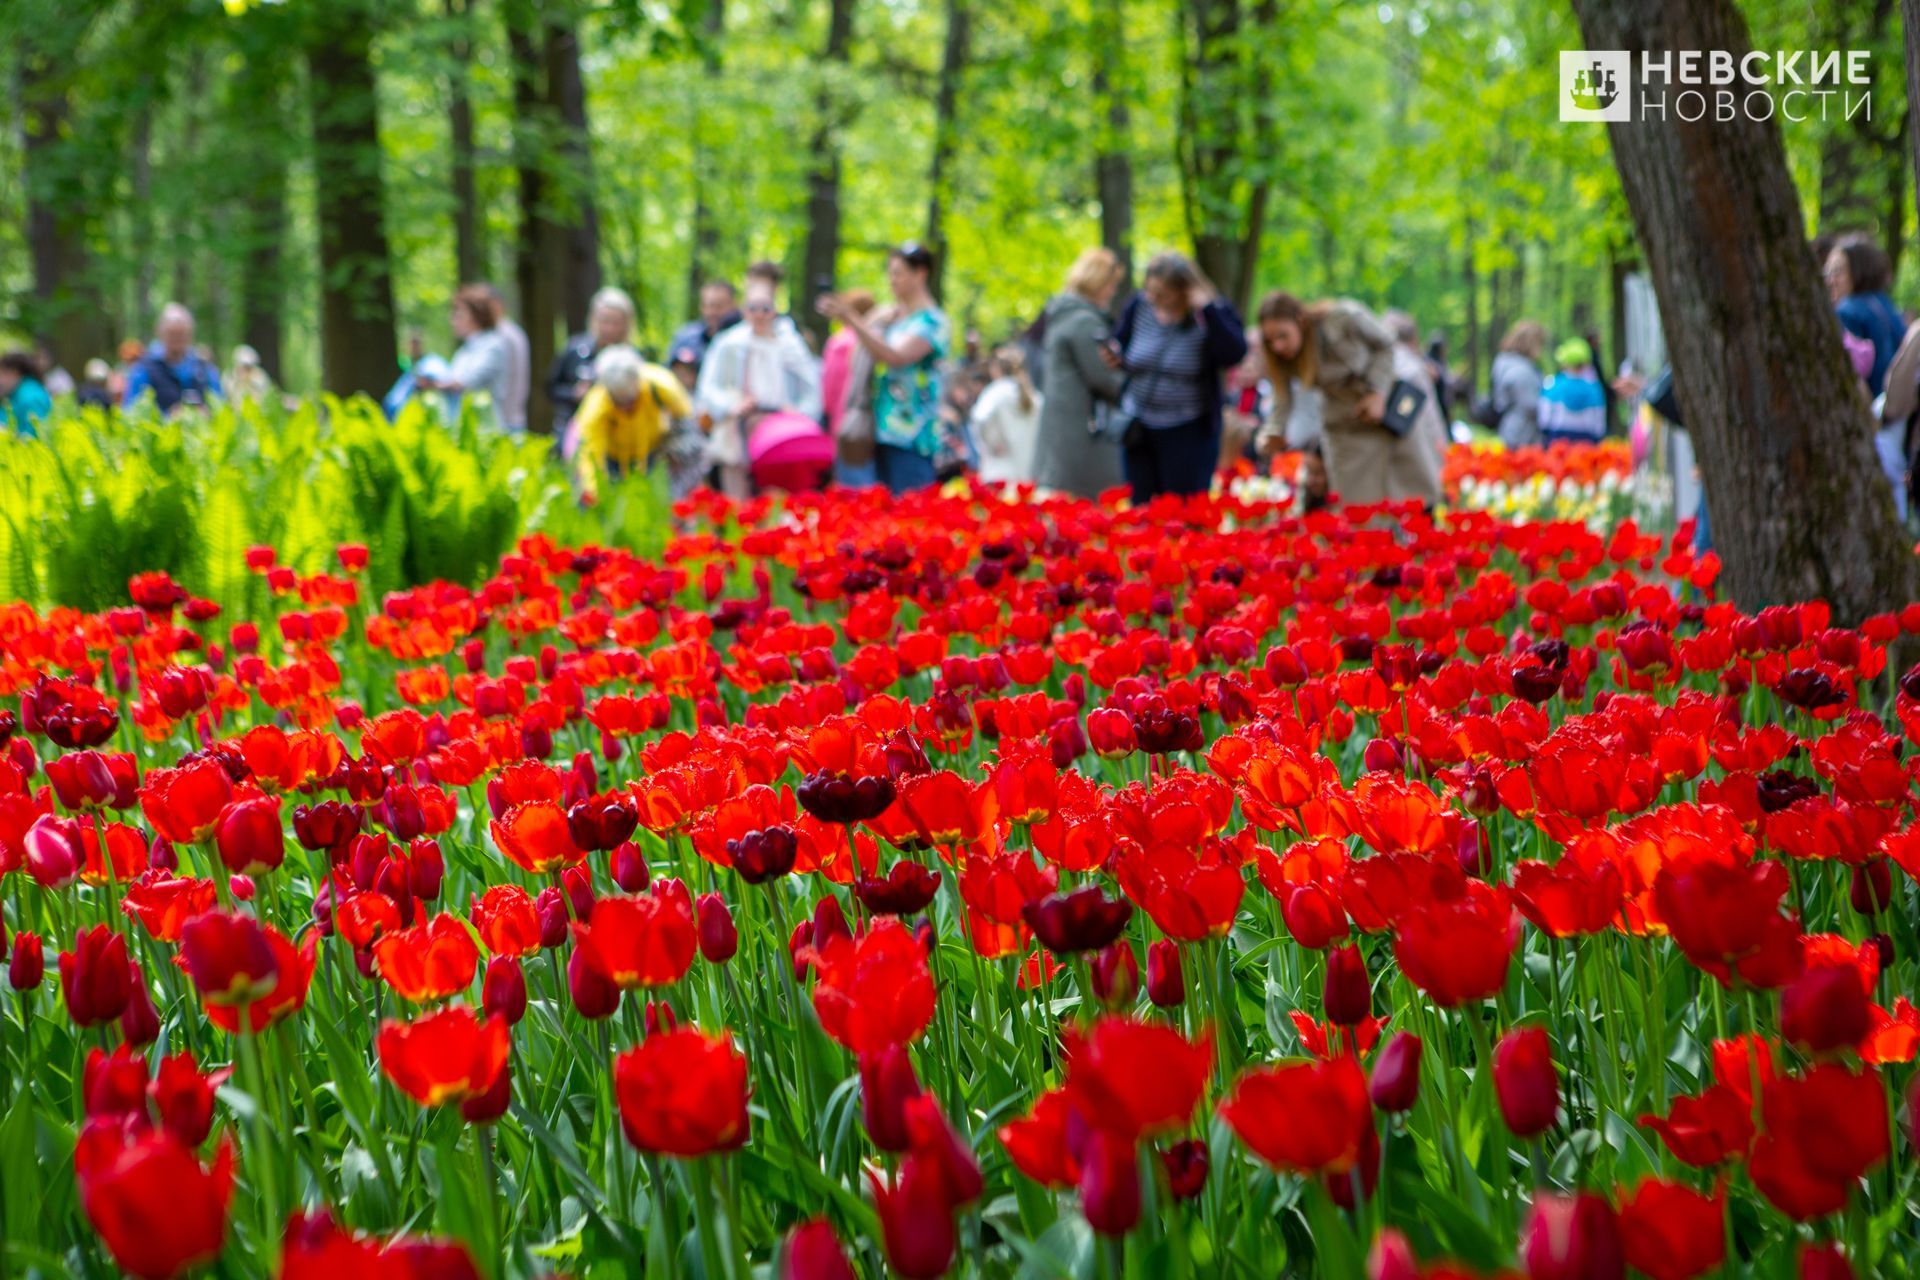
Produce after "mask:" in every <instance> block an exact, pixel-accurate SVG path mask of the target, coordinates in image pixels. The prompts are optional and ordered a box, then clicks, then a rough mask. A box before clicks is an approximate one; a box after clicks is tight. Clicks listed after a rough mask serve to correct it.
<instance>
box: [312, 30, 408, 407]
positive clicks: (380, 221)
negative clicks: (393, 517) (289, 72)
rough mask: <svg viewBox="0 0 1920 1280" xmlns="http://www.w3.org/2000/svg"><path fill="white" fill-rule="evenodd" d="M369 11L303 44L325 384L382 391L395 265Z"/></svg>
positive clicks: (390, 370) (392, 359) (389, 354)
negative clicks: (310, 117)
mask: <svg viewBox="0 0 1920 1280" xmlns="http://www.w3.org/2000/svg"><path fill="white" fill-rule="evenodd" d="M368 16H369V15H367V14H356V13H351V12H349V13H343V14H340V15H339V16H338V18H337V19H336V20H335V21H333V22H322V23H320V24H319V25H318V27H317V28H316V30H315V31H314V32H313V33H312V39H311V42H310V43H309V45H308V48H307V68H308V82H309V87H310V91H311V95H312V111H313V155H314V165H313V170H314V181H315V192H314V205H315V214H316V218H317V220H318V222H319V232H320V356H321V370H322V373H321V383H322V385H323V386H325V388H326V389H327V390H328V391H330V392H332V393H334V394H335V395H351V394H353V393H355V392H365V393H367V394H369V395H375V396H377V395H380V394H382V393H384V392H385V391H386V389H387V387H388V386H389V385H390V384H391V383H392V381H393V377H394V372H395V368H396V366H397V359H396V352H395V348H394V320H393V262H392V252H391V249H390V248H389V245H388V242H387V219H386V183H385V179H384V178H383V176H382V174H381V168H380V162H381V153H380V105H379V95H378V93H377V86H376V84H375V81H374V70H373V33H372V31H371V29H370V25H369V23H368V22H367V21H366V20H365V19H366V18H367V17H368Z"/></svg>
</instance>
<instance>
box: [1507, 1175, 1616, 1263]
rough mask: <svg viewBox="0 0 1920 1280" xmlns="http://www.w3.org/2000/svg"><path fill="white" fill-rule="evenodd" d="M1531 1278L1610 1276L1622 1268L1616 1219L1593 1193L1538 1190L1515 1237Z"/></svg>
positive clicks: (1609, 1206) (1611, 1210) (1611, 1207)
mask: <svg viewBox="0 0 1920 1280" xmlns="http://www.w3.org/2000/svg"><path fill="white" fill-rule="evenodd" d="M1520 1261H1521V1263H1522V1265H1523V1266H1524V1267H1525V1268H1526V1272H1527V1275H1528V1277H1529V1278H1530V1280H1611V1278H1613V1277H1618V1276H1622V1275H1625V1274H1626V1269H1627V1263H1626V1255H1625V1252H1624V1249H1623V1247H1622V1245H1621V1243H1620V1223H1619V1220H1618V1219H1617V1218H1616V1217H1614V1213H1613V1206H1611V1205H1609V1204H1608V1203H1607V1202H1606V1200H1604V1199H1603V1198H1601V1197H1600V1196H1597V1195H1592V1194H1581V1195H1574V1196H1564V1195H1556V1194H1553V1193H1551V1192H1544V1191H1543V1192H1541V1193H1539V1194H1538V1195H1537V1196H1535V1198H1534V1202H1533V1214H1532V1216H1531V1217H1530V1218H1529V1219H1528V1220H1527V1229H1526V1232H1525V1233H1524V1235H1523V1237H1522V1239H1521V1242H1520Z"/></svg>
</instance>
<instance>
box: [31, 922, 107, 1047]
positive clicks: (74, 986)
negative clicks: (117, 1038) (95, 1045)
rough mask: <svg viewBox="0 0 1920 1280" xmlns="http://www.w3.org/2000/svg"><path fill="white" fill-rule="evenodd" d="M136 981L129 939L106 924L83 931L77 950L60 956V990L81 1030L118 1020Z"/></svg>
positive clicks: (70, 1015)
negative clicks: (128, 943) (130, 955)
mask: <svg viewBox="0 0 1920 1280" xmlns="http://www.w3.org/2000/svg"><path fill="white" fill-rule="evenodd" d="M132 981H133V975H132V973H131V972H130V966H129V964H128V961H127V940H126V938H125V937H123V936H122V935H120V934H117V933H115V932H114V931H113V930H111V929H109V928H107V926H105V925H103V924H99V925H95V926H93V927H92V928H91V929H82V930H81V931H80V932H79V933H78V934H77V935H76V936H75V937H74V940H73V950H71V951H62V952H61V953H60V989H61V991H62V993H63V994H64V995H65V996H66V998H67V1016H68V1017H70V1018H72V1019H73V1023H74V1025H75V1026H77V1027H91V1026H94V1025H96V1024H98V1023H102V1022H110V1021H112V1020H113V1019H115V1018H118V1017H119V1016H120V1014H121V1013H122V1012H123V1011H125V1009H126V1007H127V1000H128V999H129V998H130V995H131V986H132ZM15 985H16V986H17V985H19V984H18V983H16V984H15Z"/></svg>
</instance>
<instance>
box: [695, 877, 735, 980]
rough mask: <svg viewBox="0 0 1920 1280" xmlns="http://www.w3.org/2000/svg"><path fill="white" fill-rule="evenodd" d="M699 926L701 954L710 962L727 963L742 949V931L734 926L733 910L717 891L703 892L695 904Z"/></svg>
mask: <svg viewBox="0 0 1920 1280" xmlns="http://www.w3.org/2000/svg"><path fill="white" fill-rule="evenodd" d="M694 916H695V919H696V922H697V923H698V926H699V936H700V954H701V956H703V957H704V958H705V959H706V961H707V963H708V964H725V963H726V962H727V961H729V960H731V959H733V956H734V953H735V952H737V951H739V950H740V931H739V930H738V929H736V928H735V927H734V924H733V912H731V911H729V910H727V901H726V899H725V898H722V897H721V896H720V895H719V894H717V893H703V894H701V895H700V900H699V901H698V902H697V903H695V904H694Z"/></svg>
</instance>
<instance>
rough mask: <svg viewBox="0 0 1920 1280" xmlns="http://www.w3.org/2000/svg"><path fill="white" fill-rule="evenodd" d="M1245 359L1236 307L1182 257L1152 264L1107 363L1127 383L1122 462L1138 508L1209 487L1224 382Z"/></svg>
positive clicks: (1129, 303) (1158, 258) (1166, 256)
mask: <svg viewBox="0 0 1920 1280" xmlns="http://www.w3.org/2000/svg"><path fill="white" fill-rule="evenodd" d="M1246 357H1247V330H1246V325H1244V324H1243V323H1241V320H1240V317H1239V316H1238V315H1237V314H1235V312H1234V309H1233V304H1231V303H1229V302H1228V301H1227V300H1226V299H1224V298H1221V297H1219V296H1217V295H1216V294H1215V293H1214V291H1213V288H1212V286H1211V285H1209V284H1208V283H1207V280H1206V278H1205V277H1204V276H1202V275H1201V274H1200V271H1199V268H1197V267H1195V266H1194V265H1193V263H1192V262H1191V261H1190V260H1189V259H1188V258H1186V257H1185V256H1184V255H1182V254H1178V253H1162V254H1157V255H1155V257H1154V258H1153V259H1152V260H1151V261H1149V262H1148V263H1147V269H1146V272H1145V273H1144V275H1143V277H1142V282H1141V288H1140V292H1138V293H1136V294H1135V295H1134V296H1133V297H1132V298H1130V299H1128V301H1127V305H1126V309H1125V310H1123V311H1122V312H1121V313H1120V322H1119V323H1118V324H1117V325H1115V326H1114V330H1113V342H1112V345H1111V346H1110V347H1109V348H1108V360H1109V363H1111V364H1113V365H1114V367H1115V368H1118V369H1120V370H1122V371H1123V372H1125V373H1126V375H1127V385H1126V390H1125V391H1123V392H1122V393H1121V396H1120V416H1121V420H1122V422H1123V423H1124V424H1125V426H1124V430H1123V433H1122V436H1121V458H1120V461H1121V468H1122V470H1123V471H1124V472H1125V473H1126V478H1127V484H1128V485H1129V486H1130V487H1131V488H1132V489H1133V500H1134V501H1135V502H1137V503H1143V502H1148V501H1151V500H1152V499H1153V498H1156V497H1158V496H1159V495H1161V494H1163V493H1171V494H1179V495H1187V494H1196V493H1205V492H1207V490H1208V489H1210V488H1211V487H1212V486H1213V473H1214V471H1215V470H1216V469H1218V467H1219V464H1220V432H1221V380H1222V378H1224V377H1225V375H1226V373H1227V371H1228V370H1229V369H1232V368H1233V367H1234V366H1235V365H1237V364H1239V363H1240V362H1241V361H1242V360H1244V359H1246Z"/></svg>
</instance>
